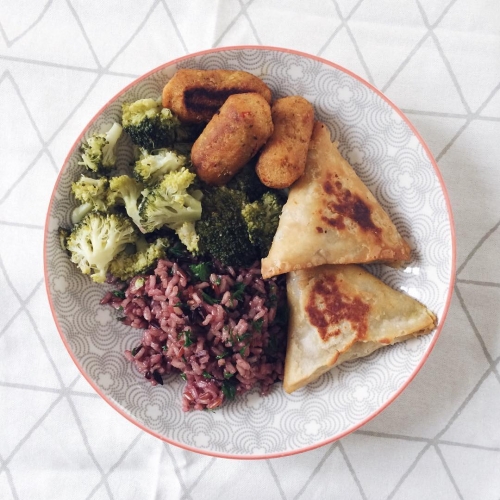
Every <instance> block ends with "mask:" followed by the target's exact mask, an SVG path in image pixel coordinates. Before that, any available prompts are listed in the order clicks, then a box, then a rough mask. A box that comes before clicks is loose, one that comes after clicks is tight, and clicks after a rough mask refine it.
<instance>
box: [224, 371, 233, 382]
mask: <svg viewBox="0 0 500 500" xmlns="http://www.w3.org/2000/svg"><path fill="white" fill-rule="evenodd" d="M233 375H234V373H230V372H224V378H225V379H226V380H227V379H229V378H231V377H232V376H233Z"/></svg>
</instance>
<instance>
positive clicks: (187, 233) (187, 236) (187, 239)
mask: <svg viewBox="0 0 500 500" xmlns="http://www.w3.org/2000/svg"><path fill="white" fill-rule="evenodd" d="M175 232H176V233H177V236H178V237H179V239H180V240H181V242H182V243H183V244H184V245H185V246H186V248H187V249H188V250H189V251H190V252H191V253H197V252H198V250H199V247H198V242H199V239H200V237H199V236H198V234H197V233H196V227H195V223H194V222H184V224H182V226H180V227H179V228H178V229H176V231H175Z"/></svg>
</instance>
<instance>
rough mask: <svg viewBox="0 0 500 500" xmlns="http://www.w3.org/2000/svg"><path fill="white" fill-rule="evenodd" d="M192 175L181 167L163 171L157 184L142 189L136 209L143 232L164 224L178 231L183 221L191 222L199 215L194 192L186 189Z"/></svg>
mask: <svg viewBox="0 0 500 500" xmlns="http://www.w3.org/2000/svg"><path fill="white" fill-rule="evenodd" d="M195 177H196V175H195V174H193V173H191V172H189V170H187V169H186V168H184V167H183V168H181V169H180V170H177V171H174V172H170V173H168V174H166V175H165V177H164V178H163V180H162V181H161V182H160V183H159V184H158V185H156V186H155V187H154V188H153V189H151V190H150V191H149V192H145V196H144V199H143V201H142V203H141V206H140V209H139V210H140V216H141V226H142V228H143V230H144V231H145V232H146V233H150V232H152V231H154V230H155V229H159V228H160V227H162V226H164V225H165V226H167V227H169V228H170V229H174V230H177V229H179V228H180V227H181V226H182V224H184V223H185V222H194V221H196V220H198V219H199V218H200V217H201V203H200V201H199V199H196V198H197V197H198V196H197V193H192V194H190V193H188V191H187V189H188V187H189V186H190V185H191V184H192V183H193V181H194V179H195ZM193 194H194V196H193Z"/></svg>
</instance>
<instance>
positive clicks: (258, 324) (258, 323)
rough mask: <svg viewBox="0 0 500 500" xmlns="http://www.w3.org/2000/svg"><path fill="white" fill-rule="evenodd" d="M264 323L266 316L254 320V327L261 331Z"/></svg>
mask: <svg viewBox="0 0 500 500" xmlns="http://www.w3.org/2000/svg"><path fill="white" fill-rule="evenodd" d="M263 323H264V318H259V319H258V320H256V321H252V328H253V329H254V330H255V331H256V332H259V333H260V332H261V331H262V324H263Z"/></svg>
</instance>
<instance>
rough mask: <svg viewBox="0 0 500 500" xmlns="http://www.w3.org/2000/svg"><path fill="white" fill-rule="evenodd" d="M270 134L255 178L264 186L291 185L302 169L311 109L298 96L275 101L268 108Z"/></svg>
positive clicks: (311, 113)
mask: <svg viewBox="0 0 500 500" xmlns="http://www.w3.org/2000/svg"><path fill="white" fill-rule="evenodd" d="M271 113H272V118H273V124H274V132H273V135H272V136H271V137H270V139H269V141H267V143H266V145H265V146H264V149H263V150H262V152H261V153H260V156H259V159H258V161H257V166H256V171H257V175H258V176H259V179H260V180H261V182H262V183H263V184H265V185H266V186H268V187H271V188H276V189H283V188H286V187H289V186H291V185H292V184H293V183H294V182H295V181H296V180H297V179H298V178H299V177H300V176H301V175H302V174H303V173H304V169H305V166H306V158H307V148H308V146H309V141H310V139H311V134H312V130H313V125H314V109H313V107H312V105H311V103H310V102H309V101H307V100H306V99H304V98H303V97H300V96H289V97H283V98H282V99H278V100H277V101H275V102H274V104H273V106H272V108H271Z"/></svg>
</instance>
